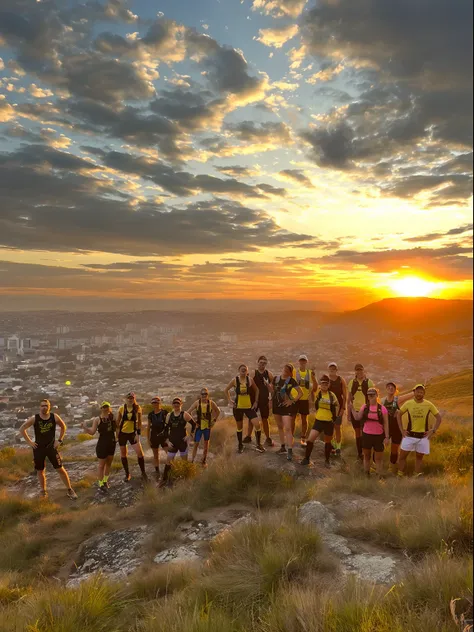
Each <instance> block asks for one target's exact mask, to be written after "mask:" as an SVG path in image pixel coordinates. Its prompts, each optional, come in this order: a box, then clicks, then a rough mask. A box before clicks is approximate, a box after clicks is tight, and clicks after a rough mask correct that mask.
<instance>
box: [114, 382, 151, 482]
mask: <svg viewBox="0 0 474 632" xmlns="http://www.w3.org/2000/svg"><path fill="white" fill-rule="evenodd" d="M117 427H118V443H119V446H120V457H121V459H122V466H123V469H124V472H125V482H128V481H129V480H130V479H131V478H132V477H131V476H130V470H129V468H128V452H127V444H128V443H129V444H130V445H131V446H132V448H133V449H134V450H135V454H136V455H137V458H138V465H139V467H140V471H141V473H142V479H143V480H144V481H146V480H148V479H147V475H146V472H145V456H144V454H143V448H142V444H141V443H140V435H141V433H142V409H141V406H139V405H138V404H137V400H136V397H135V393H133V392H132V393H129V394H128V395H127V397H126V402H125V404H124V405H123V406H120V408H119V412H118V417H117Z"/></svg>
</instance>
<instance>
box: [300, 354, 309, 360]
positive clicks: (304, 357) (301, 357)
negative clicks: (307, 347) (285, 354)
mask: <svg viewBox="0 0 474 632" xmlns="http://www.w3.org/2000/svg"><path fill="white" fill-rule="evenodd" d="M298 360H306V362H308V356H306V355H304V353H303V354H302V355H300V357H299V358H298Z"/></svg>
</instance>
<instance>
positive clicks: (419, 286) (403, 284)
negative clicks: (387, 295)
mask: <svg viewBox="0 0 474 632" xmlns="http://www.w3.org/2000/svg"><path fill="white" fill-rule="evenodd" d="M389 285H390V287H391V288H392V290H393V291H394V292H395V294H397V296H429V295H430V294H432V293H433V292H434V291H435V290H437V289H438V285H439V284H438V283H433V282H432V281H426V280H425V279H421V278H420V277H415V276H408V277H403V278H401V279H393V281H390V282H389Z"/></svg>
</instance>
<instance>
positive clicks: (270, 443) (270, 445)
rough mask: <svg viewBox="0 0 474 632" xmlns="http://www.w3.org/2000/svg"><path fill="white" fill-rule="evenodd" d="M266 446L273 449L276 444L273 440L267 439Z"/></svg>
mask: <svg viewBox="0 0 474 632" xmlns="http://www.w3.org/2000/svg"><path fill="white" fill-rule="evenodd" d="M264 445H267V446H268V447H270V448H273V446H274V445H275V444H274V443H273V440H272V439H271V438H270V437H267V438H266V439H265V444H264Z"/></svg>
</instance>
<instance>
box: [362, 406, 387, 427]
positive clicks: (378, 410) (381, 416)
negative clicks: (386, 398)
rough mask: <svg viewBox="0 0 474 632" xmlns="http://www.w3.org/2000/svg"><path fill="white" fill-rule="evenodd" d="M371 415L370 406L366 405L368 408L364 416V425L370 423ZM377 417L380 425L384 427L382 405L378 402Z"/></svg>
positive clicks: (365, 409)
mask: <svg viewBox="0 0 474 632" xmlns="http://www.w3.org/2000/svg"><path fill="white" fill-rule="evenodd" d="M369 413H370V406H368V405H366V407H365V408H364V412H363V414H362V425H364V424H365V422H366V421H368V419H369ZM377 417H378V422H379V424H382V426H383V413H382V404H379V403H378V402H377Z"/></svg>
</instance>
